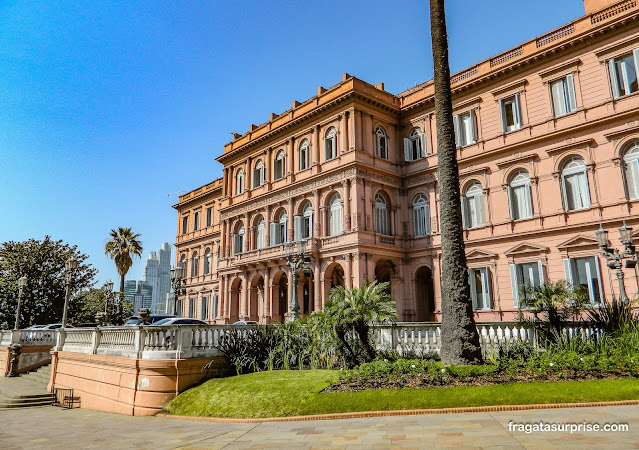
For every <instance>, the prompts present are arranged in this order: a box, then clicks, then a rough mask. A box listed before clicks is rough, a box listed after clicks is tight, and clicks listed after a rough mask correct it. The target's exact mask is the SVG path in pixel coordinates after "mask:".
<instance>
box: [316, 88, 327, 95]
mask: <svg viewBox="0 0 639 450" xmlns="http://www.w3.org/2000/svg"><path fill="white" fill-rule="evenodd" d="M324 92H326V89H324V88H323V87H322V86H318V87H317V95H318V96H320V95H322V94H323V93H324Z"/></svg>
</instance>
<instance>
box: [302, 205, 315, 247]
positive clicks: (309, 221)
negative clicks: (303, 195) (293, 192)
mask: <svg viewBox="0 0 639 450" xmlns="http://www.w3.org/2000/svg"><path fill="white" fill-rule="evenodd" d="M311 237H313V206H312V205H311V204H310V203H307V204H306V206H305V207H304V211H302V238H304V239H308V238H311Z"/></svg>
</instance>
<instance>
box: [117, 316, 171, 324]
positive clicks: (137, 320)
mask: <svg viewBox="0 0 639 450" xmlns="http://www.w3.org/2000/svg"><path fill="white" fill-rule="evenodd" d="M174 317H177V316H174V315H173V314H151V316H150V317H149V320H148V321H147V324H154V323H155V322H157V321H159V320H162V319H172V318H174ZM138 325H142V320H141V319H140V318H139V317H138V316H131V317H129V320H127V321H126V323H125V324H124V326H125V327H136V326H138Z"/></svg>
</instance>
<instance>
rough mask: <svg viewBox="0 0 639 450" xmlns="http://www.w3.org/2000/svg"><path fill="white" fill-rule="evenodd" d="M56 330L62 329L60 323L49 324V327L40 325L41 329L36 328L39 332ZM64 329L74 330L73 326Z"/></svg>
mask: <svg viewBox="0 0 639 450" xmlns="http://www.w3.org/2000/svg"><path fill="white" fill-rule="evenodd" d="M58 328H62V324H61V323H51V324H49V325H42V328H38V329H39V330H57V329H58ZM66 328H75V327H74V326H73V325H68V324H67V326H66Z"/></svg>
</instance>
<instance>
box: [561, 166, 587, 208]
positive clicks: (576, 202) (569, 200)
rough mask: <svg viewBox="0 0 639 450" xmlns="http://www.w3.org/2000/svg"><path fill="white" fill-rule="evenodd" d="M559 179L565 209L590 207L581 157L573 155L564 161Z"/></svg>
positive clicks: (584, 168)
mask: <svg viewBox="0 0 639 450" xmlns="http://www.w3.org/2000/svg"><path fill="white" fill-rule="evenodd" d="M561 181H562V188H563V191H564V208H565V209H566V211H573V210H576V209H584V208H589V207H590V189H589V188H588V175H587V174H586V163H584V160H583V159H581V158H579V157H578V156H574V157H572V158H570V159H569V160H568V161H566V162H565V163H564V165H563V169H562V171H561Z"/></svg>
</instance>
